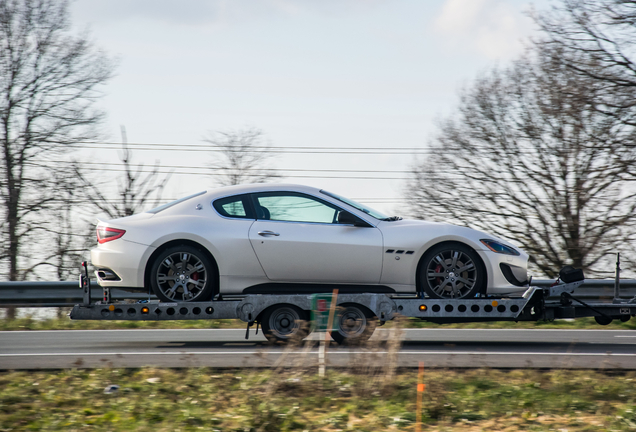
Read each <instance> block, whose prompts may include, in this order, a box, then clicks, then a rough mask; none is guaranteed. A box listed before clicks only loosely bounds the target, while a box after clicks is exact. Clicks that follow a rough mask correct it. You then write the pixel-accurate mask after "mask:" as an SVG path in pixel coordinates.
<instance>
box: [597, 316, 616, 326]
mask: <svg viewBox="0 0 636 432" xmlns="http://www.w3.org/2000/svg"><path fill="white" fill-rule="evenodd" d="M594 321H596V323H597V324H600V325H604V326H605V325H610V324H611V323H612V321H614V319H613V318H611V317H606V316H595V317H594Z"/></svg>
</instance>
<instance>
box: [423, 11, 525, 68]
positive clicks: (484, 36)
mask: <svg viewBox="0 0 636 432" xmlns="http://www.w3.org/2000/svg"><path fill="white" fill-rule="evenodd" d="M525 6H526V5H522V7H519V4H517V7H515V6H514V5H513V4H512V2H510V1H505V0H446V1H445V2H444V5H443V6H442V8H441V11H440V13H439V15H438V16H437V17H436V18H435V20H434V30H435V32H437V33H438V34H441V35H442V36H444V38H445V40H446V41H447V43H448V44H449V46H450V47H452V48H453V49H460V50H467V51H477V52H479V53H480V54H482V55H485V56H486V57H488V58H490V59H502V58H510V57H513V56H515V55H517V54H518V53H519V52H520V51H522V49H523V44H522V42H521V40H522V39H524V38H525V37H527V36H528V35H529V34H530V33H531V31H532V24H531V20H530V18H528V17H526V16H525V15H524V13H523V12H524V7H525Z"/></svg>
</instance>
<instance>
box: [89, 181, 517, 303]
mask: <svg viewBox="0 0 636 432" xmlns="http://www.w3.org/2000/svg"><path fill="white" fill-rule="evenodd" d="M97 239H98V242H99V245H98V246H97V248H96V249H93V250H92V251H91V259H92V263H93V266H94V267H95V269H96V271H95V273H96V275H97V278H98V281H99V284H100V285H102V286H105V287H114V288H124V289H128V290H130V289H133V290H148V289H150V288H151V289H152V290H153V291H154V293H155V295H156V296H157V297H158V298H159V299H161V300H163V301H171V302H174V301H207V300H210V299H212V298H215V297H216V296H218V295H243V294H259V293H260V294H266V293H268V294H269V293H272V294H273V293H276V294H280V293H316V292H331V291H332V290H333V289H334V288H339V290H340V292H343V293H358V292H367V293H395V294H411V295H415V294H417V295H420V296H424V295H427V296H429V297H434V298H465V297H475V296H476V295H479V294H484V293H489V294H496V295H506V294H510V293H516V292H519V291H522V290H523V289H524V286H527V284H528V282H527V262H528V255H527V254H526V253H524V252H523V251H521V250H519V249H517V248H515V247H513V246H512V245H510V244H509V243H508V242H506V241H503V240H501V239H499V238H496V237H494V236H492V235H489V234H485V233H483V232H480V231H476V230H473V229H470V228H466V227H461V226H455V225H450V224H446V223H434V222H426V221H421V220H403V219H402V218H399V217H387V216H386V215H383V214H382V213H380V212H378V211H375V210H373V209H370V208H368V207H366V206H364V205H361V204H358V203H356V202H354V201H351V200H349V199H346V198H343V197H340V196H338V195H336V194H333V193H330V192H327V191H324V190H320V189H316V188H313V187H308V186H299V185H288V184H256V185H244V186H231V187H223V188H218V189H214V190H212V191H210V192H200V193H197V194H194V195H191V196H188V197H185V198H182V199H179V200H177V201H173V202H171V203H168V204H165V205H163V206H160V207H157V208H155V209H153V210H150V211H148V212H146V213H141V214H137V215H134V216H130V217H125V218H121V219H114V220H111V221H108V222H99V225H98V226H97Z"/></svg>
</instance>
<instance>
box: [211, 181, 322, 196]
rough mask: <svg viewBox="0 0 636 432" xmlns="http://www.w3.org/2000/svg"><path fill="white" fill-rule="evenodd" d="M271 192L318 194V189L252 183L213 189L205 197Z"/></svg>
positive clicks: (302, 186)
mask: <svg viewBox="0 0 636 432" xmlns="http://www.w3.org/2000/svg"><path fill="white" fill-rule="evenodd" d="M271 191H295V192H306V193H310V194H316V193H319V192H320V189H319V188H315V187H312V186H305V185H298V184H293V183H253V184H243V185H236V186H223V187H219V188H215V189H212V190H208V194H207V195H208V197H209V198H212V199H214V198H221V197H226V196H229V195H240V194H244V193H254V192H271Z"/></svg>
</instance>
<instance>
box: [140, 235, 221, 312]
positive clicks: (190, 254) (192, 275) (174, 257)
mask: <svg viewBox="0 0 636 432" xmlns="http://www.w3.org/2000/svg"><path fill="white" fill-rule="evenodd" d="M151 284H152V288H153V291H154V292H155V295H156V296H157V297H159V299H160V300H162V301H170V302H175V301H186V302H191V301H205V300H209V299H210V297H211V294H212V290H213V280H212V264H211V263H210V261H209V260H208V258H207V257H206V256H205V255H204V254H203V253H202V252H201V251H199V250H198V249H195V248H193V247H191V246H187V245H182V246H177V247H173V248H170V249H167V250H165V251H164V252H163V253H162V254H161V255H159V256H158V257H157V259H156V260H155V263H154V265H153V266H152V270H151Z"/></svg>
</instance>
